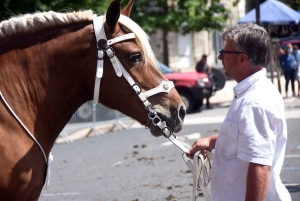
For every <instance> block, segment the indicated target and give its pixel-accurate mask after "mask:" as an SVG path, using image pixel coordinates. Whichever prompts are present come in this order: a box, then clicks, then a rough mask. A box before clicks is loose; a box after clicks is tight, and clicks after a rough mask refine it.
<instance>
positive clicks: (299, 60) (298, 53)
mask: <svg viewBox="0 0 300 201" xmlns="http://www.w3.org/2000/svg"><path fill="white" fill-rule="evenodd" d="M298 49H299V48H298V45H293V50H294V52H293V54H294V56H295V59H296V61H297V68H296V79H295V80H296V81H297V82H298V97H300V51H299V50H298ZM293 95H294V96H296V93H294V94H293Z"/></svg>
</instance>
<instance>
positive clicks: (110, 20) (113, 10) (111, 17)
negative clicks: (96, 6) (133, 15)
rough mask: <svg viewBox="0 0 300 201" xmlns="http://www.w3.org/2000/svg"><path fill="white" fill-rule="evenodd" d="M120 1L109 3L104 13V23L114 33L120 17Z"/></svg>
mask: <svg viewBox="0 0 300 201" xmlns="http://www.w3.org/2000/svg"><path fill="white" fill-rule="evenodd" d="M120 1H121V0H114V1H112V2H111V3H110V5H109V7H108V9H107V12H106V23H107V25H108V27H109V28H110V30H111V31H114V30H115V28H116V25H117V23H118V20H119V17H120V10H121V2H120Z"/></svg>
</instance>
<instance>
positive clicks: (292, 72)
mask: <svg viewBox="0 0 300 201" xmlns="http://www.w3.org/2000/svg"><path fill="white" fill-rule="evenodd" d="M292 53H293V46H292V44H290V43H288V44H287V45H286V47H285V52H284V55H281V56H280V67H281V69H282V70H283V73H284V78H285V93H286V98H287V97H288V88H289V82H290V81H291V85H292V92H293V96H296V93H295V79H296V73H297V71H296V70H297V66H298V65H297V61H296V59H295V56H294V55H293V54H292Z"/></svg>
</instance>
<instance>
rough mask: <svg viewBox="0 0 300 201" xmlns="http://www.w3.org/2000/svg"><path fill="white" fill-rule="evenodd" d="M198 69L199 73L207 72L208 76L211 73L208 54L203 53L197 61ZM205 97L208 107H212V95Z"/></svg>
mask: <svg viewBox="0 0 300 201" xmlns="http://www.w3.org/2000/svg"><path fill="white" fill-rule="evenodd" d="M196 71H197V72H198V73H206V74H207V75H208V76H209V74H210V73H211V69H210V68H209V66H208V65H207V55H206V54H203V55H202V57H201V59H200V61H198V62H197V64H196ZM205 98H206V108H207V109H211V108H212V107H211V106H210V103H209V98H210V96H207V97H205Z"/></svg>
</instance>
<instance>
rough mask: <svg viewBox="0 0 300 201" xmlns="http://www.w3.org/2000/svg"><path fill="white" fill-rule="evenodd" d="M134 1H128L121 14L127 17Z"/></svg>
mask: <svg viewBox="0 0 300 201" xmlns="http://www.w3.org/2000/svg"><path fill="white" fill-rule="evenodd" d="M133 2H134V0H130V1H129V2H128V4H127V6H126V7H125V8H123V9H122V11H121V14H123V15H125V16H127V17H129V16H130V13H131V9H132V5H133Z"/></svg>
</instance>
